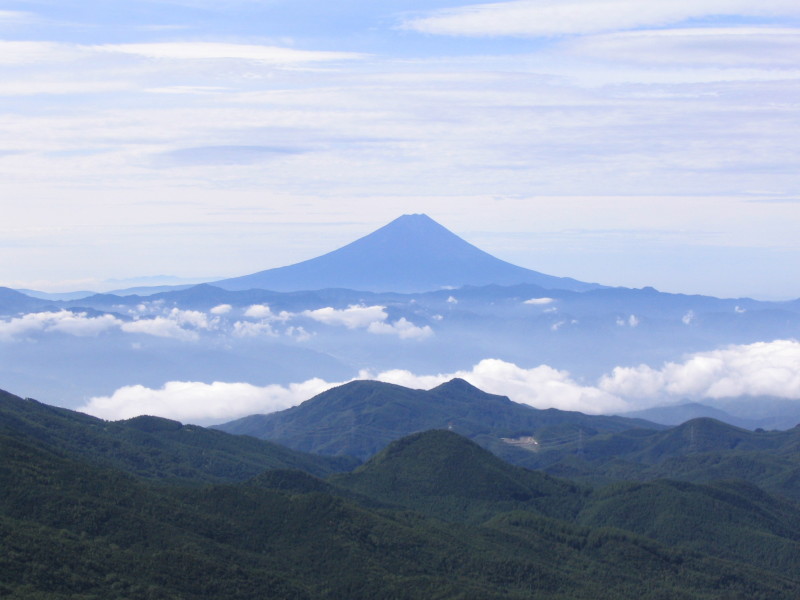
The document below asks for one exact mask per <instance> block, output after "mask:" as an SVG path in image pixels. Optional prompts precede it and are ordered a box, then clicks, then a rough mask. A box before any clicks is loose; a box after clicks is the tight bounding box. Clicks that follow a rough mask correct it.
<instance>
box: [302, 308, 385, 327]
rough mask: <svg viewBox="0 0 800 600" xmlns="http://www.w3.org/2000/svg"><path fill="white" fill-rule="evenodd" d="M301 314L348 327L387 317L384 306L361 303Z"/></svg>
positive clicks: (366, 324) (370, 322)
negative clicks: (343, 307) (363, 304)
mask: <svg viewBox="0 0 800 600" xmlns="http://www.w3.org/2000/svg"><path fill="white" fill-rule="evenodd" d="M302 315H303V316H305V317H309V318H311V319H314V320H315V321H319V322H320V323H325V324H326V325H343V326H345V327H347V328H348V329H360V328H366V327H369V326H370V325H371V324H372V323H376V322H383V321H385V320H386V319H388V318H389V315H388V314H387V313H386V307H385V306H362V305H352V306H348V307H347V308H345V309H336V308H333V307H330V306H327V307H325V308H318V309H316V310H306V311H303V313H302Z"/></svg>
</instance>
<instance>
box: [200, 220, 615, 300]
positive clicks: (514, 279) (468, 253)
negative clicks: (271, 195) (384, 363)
mask: <svg viewBox="0 0 800 600" xmlns="http://www.w3.org/2000/svg"><path fill="white" fill-rule="evenodd" d="M521 283H533V284H536V285H540V286H542V287H544V288H547V289H565V290H573V291H584V290H589V289H595V288H599V287H601V286H599V285H597V284H592V283H584V282H581V281H577V280H575V279H570V278H564V277H553V276H551V275H545V274H543V273H539V272H537V271H532V270H530V269H525V268H522V267H518V266H516V265H512V264H511V263H508V262H505V261H503V260H500V259H498V258H495V257H493V256H492V255H490V254H488V253H486V252H484V251H483V250H480V249H479V248H476V247H475V246H473V245H472V244H470V243H468V242H466V241H464V240H463V239H461V238H460V237H458V236H457V235H455V234H454V233H452V232H451V231H449V230H447V229H446V228H444V227H443V226H441V225H440V224H439V223H437V222H436V221H434V220H433V219H431V218H430V217H428V216H427V215H423V214H416V215H403V216H402V217H399V218H397V219H395V220H394V221H392V222H391V223H389V224H388V225H385V226H383V227H381V228H380V229H378V230H377V231H374V232H373V233H371V234H369V235H367V236H365V237H362V238H360V239H358V240H356V241H354V242H352V243H350V244H348V245H346V246H344V247H342V248H339V249H338V250H334V251H333V252H329V253H328V254H324V255H323V256H319V257H317V258H312V259H310V260H306V261H304V262H300V263H297V264H294V265H289V266H286V267H279V268H276V269H269V270H266V271H261V272H258V273H253V274H252V275H245V276H242V277H234V278H231V279H224V280H222V281H218V282H216V283H215V284H214V285H216V286H219V287H221V288H224V289H226V290H247V289H269V290H275V291H284V292H286V291H300V290H319V289H324V288H347V289H356V290H364V291H394V292H422V291H428V290H436V289H441V288H446V287H461V286H464V285H489V284H497V285H515V284H521Z"/></svg>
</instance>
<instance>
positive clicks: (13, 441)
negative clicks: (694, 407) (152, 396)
mask: <svg viewBox="0 0 800 600" xmlns="http://www.w3.org/2000/svg"><path fill="white" fill-rule="evenodd" d="M369 385H370V383H369V382H365V383H364V384H363V386H361V387H356V388H353V387H350V388H346V389H345V390H344V392H347V394H343V395H342V396H341V397H338V398H328V399H327V402H328V403H329V404H330V406H329V408H331V409H333V410H336V409H341V408H343V407H344V406H345V404H346V403H347V401H348V400H347V398H345V397H344V396H347V395H350V394H352V395H353V396H355V397H356V398H357V399H356V403H364V404H365V405H366V404H369V400H368V399H367V398H368V397H369V394H365V393H364V392H365V389H364V386H367V388H369ZM378 388H379V389H378ZM378 388H376V394H377V395H381V394H382V395H384V396H394V398H395V399H394V403H395V405H396V406H403V405H406V404H407V403H408V402H409V398H412V397H413V396H414V394H413V390H407V389H402V388H397V387H396V386H393V387H392V388H384V387H382V386H378ZM448 396H449V397H451V402H450V403H449V404H448V405H449V406H454V405H455V403H458V404H460V405H461V407H462V409H461V412H462V413H464V414H469V413H470V412H474V413H475V414H476V421H475V422H476V423H477V418H478V417H477V416H478V415H480V414H481V413H484V412H485V411H486V410H488V411H489V412H491V411H493V410H498V409H500V410H502V408H501V407H502V405H503V401H502V399H501V398H496V397H495V398H494V399H491V398H488V397H486V396H485V395H483V394H482V392H480V390H476V389H474V388H470V387H466V386H465V385H464V384H463V382H459V381H455V382H451V384H450V385H447V386H445V387H444V389H440V390H438V392H436V394H434V395H432V396H430V397H429V398H428V403H429V404H432V403H434V402H436V401H437V397H438V399H439V401H441V402H443V403H445V404H447V401H446V400H445V397H448ZM375 404H376V407H378V411H377V413H376V415H375V419H374V420H375V421H381V420H386V419H387V415H385V414H383V413H382V412H381V410H380V406H385V405H387V404H389V403H388V402H387V401H385V400H384V401H376V403H375ZM412 405H413V406H414V408H415V410H422V409H421V406H422V404H413V402H412ZM486 405H488V409H487V406H486ZM423 412H424V411H423ZM431 415H432V417H431V418H438V417H437V416H436V410H435V409H431ZM580 419H584V420H583V421H582V423H583V428H584V429H585V431H586V438H585V439H584V443H583V444H582V445H580V446H573V447H572V448H571V449H567V448H565V447H560V448H554V447H549V448H548V447H546V446H545V447H542V448H540V449H538V450H535V451H534V450H530V449H529V450H526V451H525V452H527V453H528V454H530V455H532V456H541V457H545V456H546V455H551V454H552V455H553V456H561V459H559V461H558V462H559V463H560V464H562V465H567V464H569V465H579V464H592V463H593V462H595V461H596V460H597V459H598V458H602V457H603V456H607V455H609V453H610V452H609V451H610V450H612V449H614V452H613V453H616V454H618V455H619V456H621V457H623V461H622V462H623V463H624V464H628V465H634V464H636V463H635V462H634V460H638V461H639V462H640V463H642V464H643V463H644V462H646V463H648V464H651V465H654V464H662V465H668V464H669V465H670V468H671V469H672V470H673V472H675V473H687V472H691V471H692V470H693V469H695V472H696V467H697V465H698V464H701V463H705V464H707V465H709V466H710V465H711V464H719V463H720V462H721V461H723V462H724V461H727V463H726V464H727V466H728V469H727V472H726V473H724V476H722V475H723V474H721V473H717V474H714V472H713V470H708V471H707V472H706V477H705V479H704V480H703V481H694V482H690V481H688V480H686V479H685V478H684V480H676V479H663V478H656V479H653V480H651V481H645V480H641V479H640V480H638V481H636V480H629V479H628V477H627V473H630V472H631V470H630V469H628V470H627V471H626V469H624V468H619V465H618V466H617V468H616V469H615V470H613V471H606V475H607V476H608V477H609V478H610V480H611V481H612V483H610V484H604V485H597V484H596V483H591V482H589V481H588V480H587V479H586V478H585V477H580V476H579V477H577V478H574V477H571V476H569V473H568V472H567V471H568V470H566V471H565V474H564V475H565V476H562V477H554V476H552V475H548V474H546V473H542V472H537V471H531V470H528V469H526V468H523V467H520V466H515V465H512V464H509V463H508V462H506V461H504V460H502V459H500V458H499V457H498V456H496V455H494V454H492V453H490V452H488V451H487V450H485V449H483V448H481V447H480V446H478V445H476V444H475V443H474V442H472V441H470V440H469V439H467V438H466V437H464V436H462V435H459V434H457V433H455V432H454V431H447V430H441V429H440V430H428V431H420V432H417V433H414V434H411V435H406V436H403V437H401V438H399V439H396V440H395V441H393V442H391V443H389V444H388V445H387V446H386V447H384V448H382V449H381V450H380V451H379V452H377V453H376V454H374V455H372V456H370V457H369V458H368V459H367V460H366V462H364V463H363V464H362V465H361V466H358V467H357V468H355V469H354V468H353V467H354V466H355V463H353V462H351V463H350V464H348V462H347V461H348V460H352V459H347V458H346V457H344V456H340V457H339V458H335V459H332V458H331V457H325V456H315V455H313V454H307V453H299V452H297V451H294V450H291V449H288V448H285V447H281V446H279V445H276V444H274V443H268V442H265V441H260V440H256V439H253V438H252V437H249V436H235V435H230V434H226V433H223V432H220V431H212V430H207V429H204V428H201V427H196V426H185V425H181V424H180V423H178V422H175V421H169V420H165V419H158V418H152V417H140V418H136V419H132V420H127V421H122V422H106V421H101V420H98V419H93V418H91V417H87V416H86V415H82V414H80V413H75V412H72V411H69V410H65V409H59V408H54V407H50V406H47V405H44V404H41V403H39V402H36V401H33V400H25V399H22V398H19V397H16V396H13V395H11V394H8V393H5V392H0V453H1V454H2V456H3V461H2V462H1V463H0V533H2V535H0V572H2V574H3V577H2V579H1V580H0V593H2V595H4V596H7V597H9V598H38V597H42V598H48V599H50V600H62V599H63V600H66V599H68V598H69V599H74V598H76V597H85V598H100V597H102V598H104V599H111V600H116V599H122V598H130V597H149V598H158V599H161V598H164V599H166V598H171V597H178V596H180V597H182V598H186V599H187V600H201V599H205V598H209V597H223V596H224V597H226V598H232V599H234V600H251V599H255V598H259V599H260V598H275V599H278V598H281V599H284V598H292V599H298V600H301V599H302V600H305V599H310V598H323V599H331V600H333V599H338V598H350V599H356V600H360V599H367V598H370V599H371V598H375V597H394V598H400V599H407V600H413V599H423V598H424V599H428V598H461V597H470V598H471V597H474V598H489V599H496V600H500V599H509V600H513V599H516V598H519V599H522V598H537V597H542V598H545V597H546V598H548V599H557V600H567V599H570V600H584V599H585V600H589V599H592V600H595V599H598V598H599V599H607V600H611V599H615V600H629V599H630V600H633V599H636V600H641V599H644V600H657V599H659V598H666V597H668V598H692V599H695V598H699V599H707V600H730V599H742V600H744V599H747V600H751V599H757V600H790V599H791V600H793V599H794V598H796V597H797V595H798V594H800V579H798V577H797V576H796V574H797V573H798V572H800V559H798V557H800V505H798V503H797V499H798V496H797V495H796V492H797V490H796V489H794V490H792V488H791V486H784V488H783V489H782V490H780V489H772V491H766V490H765V489H764V488H763V487H759V486H758V485H756V484H754V483H753V482H752V480H753V478H754V476H755V475H756V472H757V469H754V468H753V467H754V466H755V465H760V466H761V467H762V468H761V469H760V470H761V471H762V473H763V472H764V470H765V469H764V468H763V467H764V466H765V465H772V466H773V467H774V466H775V465H777V464H779V462H780V461H785V462H787V463H791V464H792V465H796V464H797V452H798V447H800V446H798V443H797V432H796V431H793V432H785V433H774V432H773V433H772V434H766V433H765V434H757V433H748V432H743V431H742V430H737V429H736V428H733V427H730V426H724V425H722V424H720V423H715V422H709V423H707V422H704V421H693V422H688V423H686V424H684V425H683V426H682V427H679V428H674V429H663V428H651V427H650V426H648V424H647V423H644V422H634V421H628V422H626V421H625V420H621V419H620V420H617V421H616V422H615V423H614V424H613V425H612V426H610V427H609V428H607V429H606V430H605V431H601V430H600V429H598V430H597V431H596V433H595V434H594V435H589V427H588V424H592V423H598V424H599V423H602V421H599V420H597V421H592V420H591V419H590V418H588V417H586V416H585V415H583V416H582V415H579V414H569V413H550V414H549V415H548V416H547V419H546V422H547V427H550V428H556V429H557V428H558V427H559V426H561V427H562V428H567V429H569V428H572V427H574V426H575V424H576V423H580V422H581V421H580ZM626 424H627V425H630V426H632V428H629V429H626V428H624V426H625V425H626ZM687 428H688V429H687ZM611 430H613V431H611ZM692 430H694V433H693V434H692V433H691V431H692ZM375 431H376V430H375V429H374V428H373V429H369V428H365V427H356V428H354V429H353V430H352V431H351V432H349V434H350V435H351V436H353V437H355V436H368V435H370V432H373V433H374V432H375ZM687 431H689V432H690V433H689V438H688V440H687V438H686V436H687ZM343 433H344V432H343ZM692 436H693V437H692ZM681 440H683V442H682V441H681ZM686 441H688V442H689V444H688V445H687V443H684V442H686ZM568 455H569V457H571V458H569V459H568ZM745 455H746V456H749V457H750V461H749V462H748V461H746V460H745V461H742V460H741V458H742V456H745ZM636 456H638V459H635V457H636ZM567 459H568V460H567ZM564 461H567V462H564ZM776 461H777V462H776ZM681 465H684V468H681ZM785 468H786V469H791V468H792V467H790V466H789V465H788V464H787V465H786V466H785ZM794 468H795V470H796V467H794ZM773 475H776V472H774V473H773ZM776 479H781V477H780V476H777V477H776ZM791 479H794V480H797V477H796V472H795V474H794V475H792V474H791V472H790V471H789V470H786V471H785V472H784V475H783V478H782V480H783V481H784V482H787V481H789V480H791ZM748 480H749V481H748Z"/></svg>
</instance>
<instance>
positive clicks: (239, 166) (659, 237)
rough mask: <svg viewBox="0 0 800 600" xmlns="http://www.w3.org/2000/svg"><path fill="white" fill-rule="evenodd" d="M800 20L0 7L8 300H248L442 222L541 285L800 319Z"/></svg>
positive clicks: (667, 14)
mask: <svg viewBox="0 0 800 600" xmlns="http://www.w3.org/2000/svg"><path fill="white" fill-rule="evenodd" d="M798 57H800V5H798V4H797V2H796V1H791V2H790V1H787V0H767V1H764V2H760V3H753V2H744V1H740V0H694V1H691V2H690V1H687V0H663V1H662V0H650V1H648V2H644V3H642V2H635V1H628V0H616V1H614V0H560V1H558V2H553V1H544V0H517V1H511V2H497V3H491V4H468V3H466V2H457V1H424V2H423V1H414V0H396V1H389V0H387V1H384V2H368V1H366V0H361V1H360V2H355V1H352V0H351V1H341V2H335V3H332V2H319V1H315V0H293V1H289V0H285V1H284V0H266V1H256V0H252V1H246V0H238V1H237V0H231V1H227V2H225V1H217V2H211V1H205V0H185V1H173V2H157V1H152V2H136V1H129V0H117V1H115V2H113V3H111V2H106V1H102V2H101V1H97V2H91V1H82V2H75V1H68V0H66V1H65V0H60V1H55V0H54V1H48V0H29V1H17V2H14V1H11V2H4V3H3V4H2V6H0V208H2V214H3V219H2V221H0V285H7V286H11V287H31V288H37V289H46V290H54V291H55V290H67V289H87V288H88V289H108V288H109V287H119V282H118V281H115V282H113V283H107V282H106V280H109V279H116V280H119V279H127V278H136V277H143V276H153V275H159V274H163V273H167V274H170V275H175V276H179V277H184V278H196V279H201V278H206V277H223V276H234V275H241V274H246V273H250V272H253V271H258V270H261V269H265V268H269V267H275V266H281V265H284V264H289V263H292V262H297V261H299V260H304V259H306V258H310V257H312V256H315V255H318V254H321V253H323V252H326V251H329V250H331V249H333V248H335V247H338V246H340V245H342V244H344V243H347V242H349V241H351V240H352V239H354V238H355V237H358V236H361V235H364V234H366V233H368V232H370V231H372V230H374V229H375V228H377V227H379V226H381V225H383V224H385V223H386V222H388V221H389V220H391V219H393V218H395V217H397V216H399V215H400V214H404V213H412V212H425V213H427V214H429V215H430V216H432V217H433V218H434V219H436V220H438V221H439V222H441V223H442V224H444V225H445V226H447V227H448V228H450V229H451V230H453V231H454V232H456V233H458V234H459V235H461V236H462V237H464V238H465V239H467V240H469V241H470V242H472V243H474V244H476V245H478V246H480V247H482V248H483V249H485V250H487V251H489V252H491V253H493V254H495V255H496V256H499V257H500V258H504V259H506V260H509V261H511V262H514V263H517V264H520V265H522V266H525V267H528V268H533V269H536V270H539V271H542V272H545V273H549V274H553V275H559V276H571V277H576V278H578V279H582V280H587V281H597V282H601V283H605V284H609V285H625V286H630V287H642V286H646V285H652V286H655V287H657V288H659V289H662V290H665V291H674V292H686V293H707V294H713V295H718V296H742V295H748V296H753V297H759V298H777V299H782V298H783V299H785V298H796V297H800V277H798V276H797V275H798V273H800V236H798V235H797V230H798V225H800V195H799V194H798V183H800V173H799V171H800V170H799V169H798V168H797V165H798V164H800V142H798V139H800V137H799V136H798V130H800V118H799V114H800V109H799V108H798V107H799V106H800V105H798V97H799V96H800V86H799V85H798V83H799V82H800V66H799V65H798Z"/></svg>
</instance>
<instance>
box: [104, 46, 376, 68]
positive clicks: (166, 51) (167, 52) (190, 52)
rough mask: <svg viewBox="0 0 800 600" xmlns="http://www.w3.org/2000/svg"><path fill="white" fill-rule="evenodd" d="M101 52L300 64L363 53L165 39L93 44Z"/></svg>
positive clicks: (344, 57) (352, 56) (359, 56)
mask: <svg viewBox="0 0 800 600" xmlns="http://www.w3.org/2000/svg"><path fill="white" fill-rule="evenodd" d="M91 48H92V50H95V51H99V52H115V53H121V54H132V55H136V56H143V57H146V58H155V59H169V60H211V59H237V60H247V61H255V62H261V63H270V64H276V65H281V64H298V63H309V62H329V61H338V60H354V59H359V58H363V55H361V54H358V53H354V52H324V51H315V50H298V49H295V48H283V47H280V46H261V45H255V44H225V43H219V42H164V43H144V44H105V45H100V46H92V47H91Z"/></svg>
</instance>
